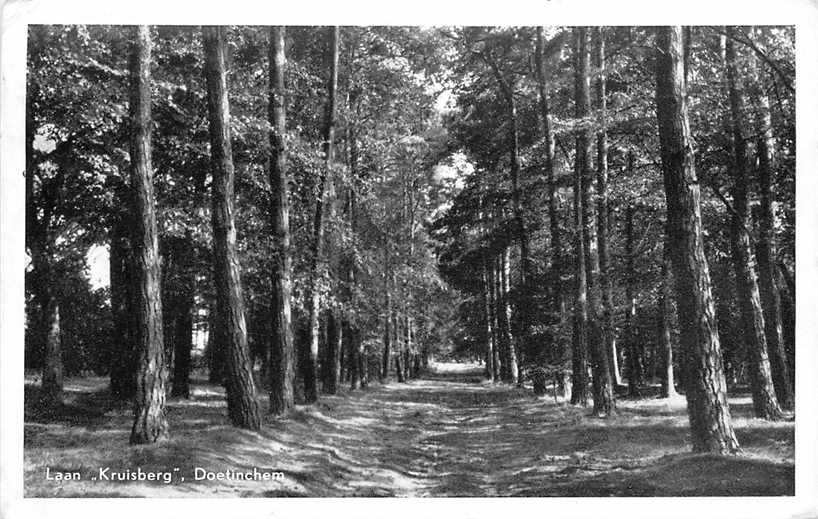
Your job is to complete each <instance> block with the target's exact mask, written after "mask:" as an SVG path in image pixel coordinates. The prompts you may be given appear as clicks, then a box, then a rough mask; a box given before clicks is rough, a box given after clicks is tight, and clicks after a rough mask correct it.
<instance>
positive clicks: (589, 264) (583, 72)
mask: <svg viewBox="0 0 818 519" xmlns="http://www.w3.org/2000/svg"><path fill="white" fill-rule="evenodd" d="M576 30H577V31H578V32H579V35H578V38H579V46H578V50H579V56H578V61H577V64H578V69H577V71H576V72H577V78H576V79H577V83H576V88H577V90H576V103H577V117H586V116H587V115H588V114H589V113H590V109H591V92H590V81H591V79H590V53H591V48H590V47H591V45H590V42H591V37H590V36H591V35H590V33H589V31H588V29H587V28H584V27H582V28H579V29H576ZM580 133H581V134H582V136H581V137H579V138H578V140H577V156H576V161H577V168H578V169H579V170H580V175H581V176H582V189H581V191H582V248H583V252H584V262H585V275H586V283H587V285H586V286H587V288H586V290H587V292H586V293H587V302H588V304H587V310H588V314H587V315H588V348H589V353H590V355H591V372H592V388H593V396H594V410H593V413H594V414H595V415H597V416H608V415H610V414H611V413H612V412H613V409H614V400H613V384H612V382H611V372H610V368H609V367H608V345H607V344H606V342H605V335H604V327H603V322H602V319H603V317H604V310H603V306H602V290H601V288H602V287H601V284H600V266H599V250H598V247H597V245H598V241H597V227H596V219H597V214H596V213H597V211H596V204H595V202H596V200H595V199H596V195H595V191H596V190H595V188H594V180H595V179H594V173H593V171H592V170H591V167H590V145H591V139H590V135H589V133H590V132H589V131H588V130H580Z"/></svg>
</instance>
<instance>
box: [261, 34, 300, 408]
mask: <svg viewBox="0 0 818 519" xmlns="http://www.w3.org/2000/svg"><path fill="white" fill-rule="evenodd" d="M284 31H285V30H284V27H281V26H278V27H270V33H269V39H270V42H269V44H270V49H269V59H270V71H269V89H270V92H269V104H268V119H269V121H270V190H271V202H272V207H271V209H270V217H271V220H272V222H271V223H272V232H273V238H274V245H275V252H274V253H273V276H272V277H273V294H272V296H273V297H272V308H271V311H272V316H271V322H272V341H271V351H270V353H269V355H268V358H269V362H270V365H269V367H268V369H267V371H268V373H269V376H270V380H269V384H270V414H273V415H283V414H286V413H287V412H288V411H289V410H290V409H292V408H293V405H295V394H294V391H293V383H294V381H295V344H294V342H293V318H292V309H291V304H292V253H291V251H290V247H291V245H290V243H291V239H290V203H289V198H288V176H289V174H288V171H287V141H286V139H285V135H286V133H287V110H286V85H285V74H286V68H287V57H286V54H285V48H284V35H285V33H284Z"/></svg>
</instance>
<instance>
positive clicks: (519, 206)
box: [483, 54, 531, 350]
mask: <svg viewBox="0 0 818 519" xmlns="http://www.w3.org/2000/svg"><path fill="white" fill-rule="evenodd" d="M483 58H484V59H485V61H486V62H487V63H488V65H489V66H490V67H491V69H492V72H493V73H494V77H495V79H496V80H497V83H498V85H499V86H500V93H501V94H502V96H503V99H504V100H505V103H506V109H507V110H508V112H507V114H508V115H507V116H508V122H509V133H508V136H507V139H508V144H507V146H508V151H509V159H510V163H511V164H510V166H511V167H510V171H509V176H510V179H511V200H512V209H513V218H514V232H515V235H516V238H517V242H518V244H519V246H520V268H519V276H520V285H519V292H520V297H519V305H518V309H519V310H518V313H519V314H520V317H519V320H518V321H519V322H520V323H521V326H520V339H521V341H522V343H523V344H525V343H526V342H527V341H528V340H529V333H528V329H529V326H530V325H531V320H530V315H529V307H530V303H529V298H530V296H531V291H530V287H529V286H528V283H529V280H530V279H531V263H530V253H529V243H528V231H527V229H526V223H525V217H524V215H523V202H522V189H521V188H520V172H521V163H520V129H519V125H520V121H519V117H518V114H517V101H516V99H515V98H514V83H513V82H509V81H508V79H507V78H506V77H505V76H504V75H503V73H502V72H501V71H500V68H499V66H498V65H497V62H496V61H495V60H494V59H493V58H492V57H491V55H490V54H483ZM511 347H514V346H511ZM521 349H522V350H528V348H526V347H523V348H521Z"/></svg>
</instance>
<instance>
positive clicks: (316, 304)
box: [302, 26, 340, 403]
mask: <svg viewBox="0 0 818 519" xmlns="http://www.w3.org/2000/svg"><path fill="white" fill-rule="evenodd" d="M339 38H340V29H339V27H338V26H334V27H331V28H329V48H328V56H329V62H330V70H329V82H328V84H327V104H326V113H325V116H324V130H323V138H324V169H323V170H322V171H321V175H320V178H319V179H318V199H317V200H316V202H315V219H314V220H313V237H312V251H311V252H312V255H311V256H312V257H311V265H310V276H311V280H310V287H309V291H308V297H307V300H308V301H309V312H310V314H309V326H308V333H309V340H308V341H307V343H306V344H307V346H308V349H307V351H305V352H304V354H303V355H302V359H303V363H302V372H303V375H302V376H303V378H304V397H305V399H306V402H307V403H313V402H315V401H316V400H318V388H317V383H316V376H317V375H316V365H317V361H318V324H319V314H320V310H321V308H320V307H321V294H320V293H319V291H318V282H319V279H320V274H321V271H320V270H321V269H320V265H321V248H322V247H321V243H322V241H323V237H324V204H325V203H330V201H329V200H327V198H328V196H327V192H328V190H329V187H330V186H329V184H330V183H331V182H332V172H331V169H332V162H333V151H334V141H335V102H336V90H337V87H338V40H339Z"/></svg>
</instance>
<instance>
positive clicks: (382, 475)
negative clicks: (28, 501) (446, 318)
mask: <svg viewBox="0 0 818 519" xmlns="http://www.w3.org/2000/svg"><path fill="white" fill-rule="evenodd" d="M194 382H195V383H194V385H193V391H192V398H191V399H190V400H188V401H185V400H178V399H171V400H169V402H168V418H169V421H170V426H171V436H170V439H169V440H166V441H163V442H160V443H158V444H154V445H149V446H129V445H128V443H127V441H128V435H129V432H130V425H131V420H132V414H131V409H130V406H129V405H124V404H117V403H115V402H113V401H112V400H111V399H110V397H109V395H108V393H107V390H106V386H107V380H106V379H104V378H76V379H69V380H68V381H67V384H66V394H65V403H64V406H63V408H62V409H60V410H57V411H51V412H48V413H46V412H44V411H43V410H41V409H38V408H37V406H36V405H35V404H34V402H35V401H36V390H37V388H36V385H35V384H34V383H32V382H31V381H30V380H29V381H27V384H26V416H25V467H24V469H25V495H26V497H210V496H221V497H277V496H313V497H322V496H367V497H371V496H475V497H480V496H688V495H698V496H732V495H740V496H756V495H792V494H793V493H794V438H793V435H794V422H793V421H784V422H776V423H772V422H765V421H762V420H757V419H754V418H752V417H751V416H752V408H751V403H750V399H749V396H747V395H746V394H739V395H731V398H730V404H731V411H732V414H733V417H734V418H733V423H734V426H735V429H736V433H737V436H738V439H739V442H740V443H741V445H742V448H743V453H742V454H741V455H740V456H737V457H720V456H711V455H692V454H689V446H688V424H687V415H686V410H685V402H684V399H683V398H678V399H672V400H668V399H658V398H645V399H641V400H628V399H620V400H619V401H618V412H617V415H616V416H615V417H613V418H611V419H608V420H602V419H598V418H593V417H590V416H589V411H590V410H589V409H583V408H578V407H575V406H571V405H568V404H567V403H565V402H562V401H558V402H555V401H554V398H553V396H551V397H535V396H533V394H532V393H531V390H530V389H522V388H516V387H511V386H508V385H504V384H491V383H489V382H485V381H484V380H483V379H482V377H481V376H480V373H479V368H476V367H475V366H473V365H472V366H470V365H462V364H439V365H436V366H434V369H433V370H432V371H431V372H430V373H428V374H427V375H426V376H425V377H424V378H422V379H419V380H413V381H410V382H408V383H405V384H399V383H397V382H391V383H389V384H386V385H381V384H378V383H377V382H375V383H372V384H370V386H369V387H368V388H367V389H364V390H359V391H354V392H345V393H344V394H341V395H338V396H322V397H321V399H320V402H319V404H318V405H315V406H298V407H297V409H296V410H295V411H294V412H293V413H292V414H291V415H290V416H289V417H288V418H286V419H274V418H267V419H266V421H265V424H264V427H263V429H262V430H261V431H260V432H248V431H243V430H239V429H235V428H233V427H231V426H230V425H229V423H228V422H227V417H226V409H225V403H224V394H223V390H222V389H221V388H220V387H218V386H215V385H212V384H207V383H205V382H204V381H203V380H200V379H197V380H195V381H194ZM105 467H110V470H111V472H114V471H119V472H124V471H125V470H126V469H129V470H131V471H137V468H139V469H140V470H141V471H143V472H148V471H171V472H172V471H173V469H174V468H178V469H179V470H178V471H176V472H173V474H174V479H173V482H172V483H170V484H164V483H162V482H145V481H141V482H140V481H126V482H116V481H101V480H99V478H97V480H93V479H92V477H93V476H95V475H98V472H99V469H100V468H105ZM196 467H201V468H203V469H205V470H208V471H227V470H239V471H244V470H251V471H252V470H253V467H256V468H257V469H258V470H259V471H265V470H266V471H275V472H280V473H283V478H282V479H279V480H275V481H237V480H223V481H215V480H214V481H207V480H201V481H196V480H195V479H194V474H195V468H196ZM47 468H48V470H49V474H50V475H51V476H52V477H53V475H54V474H55V473H56V472H79V473H80V475H81V479H80V480H63V481H55V480H49V479H47V478H46V469H47ZM181 476H184V477H185V481H181Z"/></svg>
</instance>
